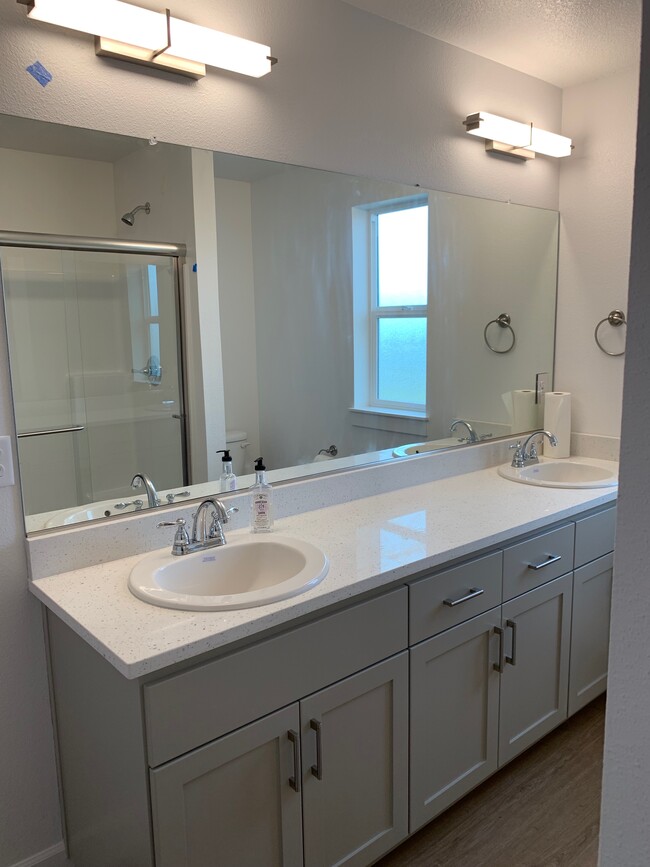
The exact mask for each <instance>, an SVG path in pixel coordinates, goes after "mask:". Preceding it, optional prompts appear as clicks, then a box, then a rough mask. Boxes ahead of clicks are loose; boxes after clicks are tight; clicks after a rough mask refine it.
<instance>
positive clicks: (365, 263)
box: [353, 196, 429, 415]
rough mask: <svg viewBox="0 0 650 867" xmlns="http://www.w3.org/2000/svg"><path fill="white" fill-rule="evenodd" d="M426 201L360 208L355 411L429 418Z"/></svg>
mask: <svg viewBox="0 0 650 867" xmlns="http://www.w3.org/2000/svg"><path fill="white" fill-rule="evenodd" d="M428 211H429V207H428V201H427V197H426V196H417V197H408V198H403V199H397V200H394V201H390V202H381V203H376V204H373V205H366V206H364V207H362V208H355V209H354V213H353V254H354V260H355V276H354V284H355V288H354V292H355V327H354V341H355V369H354V379H355V406H356V407H357V408H362V409H363V408H368V409H379V410H380V411H383V412H388V413H390V412H391V411H393V412H397V413H400V414H402V413H407V414H411V413H414V414H418V415H421V414H424V413H425V412H426V388H427V375H426V371H427V302H428V247H429V243H428V236H429V228H428V226H429V216H428Z"/></svg>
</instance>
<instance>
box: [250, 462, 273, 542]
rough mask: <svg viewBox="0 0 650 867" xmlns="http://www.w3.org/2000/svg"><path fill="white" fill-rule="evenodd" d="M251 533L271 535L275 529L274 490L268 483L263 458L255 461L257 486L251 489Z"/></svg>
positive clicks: (252, 486)
mask: <svg viewBox="0 0 650 867" xmlns="http://www.w3.org/2000/svg"><path fill="white" fill-rule="evenodd" d="M249 492H250V508H251V533H270V532H271V530H272V529H273V488H272V487H271V485H269V484H268V482H267V481H266V467H265V466H264V460H263V458H257V459H256V461H255V484H254V485H251V487H250V488H249Z"/></svg>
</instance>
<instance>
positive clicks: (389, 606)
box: [144, 587, 408, 767]
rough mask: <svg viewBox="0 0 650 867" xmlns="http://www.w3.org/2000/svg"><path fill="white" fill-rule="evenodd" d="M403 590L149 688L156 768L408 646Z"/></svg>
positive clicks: (150, 749)
mask: <svg viewBox="0 0 650 867" xmlns="http://www.w3.org/2000/svg"><path fill="white" fill-rule="evenodd" d="M407 639H408V636H407V590H406V587H401V588H399V589H397V590H393V591H391V592H390V593H386V594H384V595H383V596H379V597H378V598H376V599H371V600H369V601H366V602H360V603H358V604H357V605H353V606H352V607H351V608H347V609H345V610H344V611H339V612H337V613H336V614H330V615H329V616H327V617H323V618H321V619H320V620H316V621H314V622H312V623H307V624H305V625H304V626H299V627H297V628H295V629H292V630H290V631H288V632H284V633H282V634H281V635H277V636H275V637H273V638H268V639H266V640H265V641H260V642H259V644H255V645H253V646H251V647H247V648H245V649H243V650H239V651H235V652H234V653H231V654H229V655H228V656H223V657H220V658H219V659H215V660H213V661H211V662H206V663H204V664H203V665H198V666H196V667H195V668H192V669H190V670H189V671H183V672H180V673H179V674H174V675H171V676H170V677H167V678H164V679H163V680H159V681H157V682H156V683H152V684H147V685H146V686H145V687H144V706H145V718H146V731H147V751H148V757H149V765H150V766H151V767H156V766H157V765H160V764H162V763H163V762H166V761H169V759H173V758H175V757H176V756H179V755H181V754H182V753H186V752H188V751H189V750H192V749H194V748H195V747H198V746H200V745H201V744H205V743H207V742H208V741H211V740H213V739H215V738H218V737H220V736H221V735H223V734H226V733H227V732H230V731H233V730H234V729H236V728H239V727H240V726H243V725H245V724H246V723H248V722H250V721H251V720H253V719H257V718H258V717H261V716H263V715H264V714H267V713H271V711H274V710H277V709H278V708H281V707H284V706H285V705H288V704H290V703H291V702H293V701H295V700H296V699H297V698H301V697H302V696H306V695H308V694H309V693H312V692H315V691H316V690H318V689H322V688H323V687H325V686H328V685H329V684H331V683H334V682H335V681H337V680H341V679H342V678H343V677H346V676H347V675H349V674H352V673H353V672H355V671H359V670H361V669H362V668H366V667H367V666H369V665H372V664H374V663H375V662H378V661H379V660H381V659H384V658H385V657H387V656H391V655H392V654H394V653H397V652H398V651H400V650H403V649H404V648H405V647H406V646H407Z"/></svg>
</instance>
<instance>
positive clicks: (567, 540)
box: [503, 524, 575, 602]
mask: <svg viewBox="0 0 650 867" xmlns="http://www.w3.org/2000/svg"><path fill="white" fill-rule="evenodd" d="M574 534H575V531H574V525H573V524H567V525H566V526H564V527H559V528H558V529H557V530H551V531H550V532H549V533H540V535H539V536H534V537H533V538H532V539H526V541H525V542H520V543H519V544H518V545H512V546H511V547H510V548H506V549H505V551H504V552H503V601H504V602H506V601H507V600H508V599H512V598H513V597H514V596H519V594H520V593H526V592H527V591H528V590H533V589H534V588H535V587H539V586H540V584H545V583H546V582H547V581H551V580H552V579H553V578H558V577H559V576H560V575H564V574H565V572H571V570H572V569H573V537H574Z"/></svg>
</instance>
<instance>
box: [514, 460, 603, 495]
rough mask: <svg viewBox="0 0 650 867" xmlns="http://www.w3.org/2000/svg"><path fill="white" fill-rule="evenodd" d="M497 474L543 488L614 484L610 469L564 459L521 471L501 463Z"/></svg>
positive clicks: (598, 486)
mask: <svg viewBox="0 0 650 867" xmlns="http://www.w3.org/2000/svg"><path fill="white" fill-rule="evenodd" d="M498 473H499V475H500V476H503V477H504V479H510V481H511V482H522V483H523V484H525V485H541V486H542V487H545V488H611V487H614V486H615V485H618V476H617V474H616V472H615V471H614V470H611V469H609V468H608V467H604V466H599V465H598V464H590V463H586V462H585V463H582V462H578V461H571V460H568V459H563V460H557V461H554V460H541V461H540V463H538V464H531V465H530V466H528V467H521V468H517V467H512V466H510V464H505V465H503V466H501V467H499V468H498Z"/></svg>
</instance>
